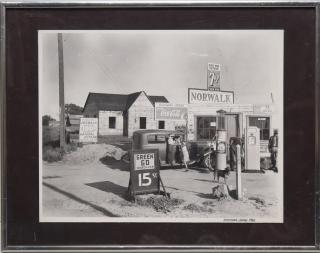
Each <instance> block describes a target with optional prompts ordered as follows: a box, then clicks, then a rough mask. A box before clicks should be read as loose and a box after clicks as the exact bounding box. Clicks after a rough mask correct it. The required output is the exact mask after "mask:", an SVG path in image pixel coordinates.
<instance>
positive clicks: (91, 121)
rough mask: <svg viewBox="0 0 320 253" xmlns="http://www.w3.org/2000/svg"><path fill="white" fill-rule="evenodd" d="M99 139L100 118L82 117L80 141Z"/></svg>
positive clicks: (88, 141) (87, 141) (86, 141)
mask: <svg viewBox="0 0 320 253" xmlns="http://www.w3.org/2000/svg"><path fill="white" fill-rule="evenodd" d="M97 141H98V119H97V118H81V119H80V129H79V142H83V143H90V142H97Z"/></svg>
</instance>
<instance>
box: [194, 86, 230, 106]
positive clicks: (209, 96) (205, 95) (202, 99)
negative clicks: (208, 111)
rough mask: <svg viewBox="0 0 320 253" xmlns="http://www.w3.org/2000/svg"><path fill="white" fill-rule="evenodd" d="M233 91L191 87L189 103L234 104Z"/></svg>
mask: <svg viewBox="0 0 320 253" xmlns="http://www.w3.org/2000/svg"><path fill="white" fill-rule="evenodd" d="M233 101H234V98H233V92H232V91H211V90H200V89H189V104H233Z"/></svg>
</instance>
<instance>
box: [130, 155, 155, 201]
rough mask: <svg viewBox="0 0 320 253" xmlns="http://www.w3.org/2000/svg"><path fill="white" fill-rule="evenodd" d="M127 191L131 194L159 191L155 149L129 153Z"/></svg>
mask: <svg viewBox="0 0 320 253" xmlns="http://www.w3.org/2000/svg"><path fill="white" fill-rule="evenodd" d="M129 191H131V195H133V196H134V195H136V194H146V193H157V194H159V193H160V174H159V154H158V150H157V149H148V150H133V151H132V153H131V166H130V182H129Z"/></svg>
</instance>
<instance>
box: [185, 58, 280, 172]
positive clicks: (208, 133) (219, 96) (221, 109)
mask: <svg viewBox="0 0 320 253" xmlns="http://www.w3.org/2000/svg"><path fill="white" fill-rule="evenodd" d="M214 76H218V77H214ZM235 96H236V94H234V92H233V91H222V90H220V65H219V64H212V63H209V64H208V85H207V89H195V88H189V89H188V105H187V107H188V119H187V139H188V141H190V142H192V141H194V142H197V143H201V142H204V143H205V142H208V141H210V140H212V139H213V138H214V136H216V137H217V141H218V144H217V154H221V153H223V154H225V155H224V156H221V155H218V156H217V166H218V167H220V168H226V167H227V165H226V161H228V160H229V141H230V138H232V137H236V138H239V139H241V140H242V141H243V143H244V147H243V148H244V153H245V161H246V162H245V170H251V171H256V170H260V159H261V158H266V157H270V153H269V151H268V141H269V138H270V136H271V135H272V132H273V129H274V128H277V126H273V125H272V123H273V120H272V119H273V116H274V115H275V114H276V111H275V110H274V104H260V105H254V104H235V103H234V100H235V99H234V97H235Z"/></svg>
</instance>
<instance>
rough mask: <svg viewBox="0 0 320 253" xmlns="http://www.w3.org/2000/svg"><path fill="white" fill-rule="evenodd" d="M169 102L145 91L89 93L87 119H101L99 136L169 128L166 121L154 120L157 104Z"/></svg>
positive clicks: (125, 134)
mask: <svg viewBox="0 0 320 253" xmlns="http://www.w3.org/2000/svg"><path fill="white" fill-rule="evenodd" d="M158 102H159V103H168V100H167V99H166V98H165V97H164V96H149V95H147V94H146V93H145V92H144V91H140V92H135V93H131V94H128V95H126V94H106V93H91V92H90V93H89V95H88V97H87V100H86V103H85V105H84V109H83V115H84V117H92V118H98V134H99V135H123V136H129V137H131V136H132V133H133V132H134V131H135V130H138V129H170V127H172V126H170V125H168V124H166V123H165V121H161V120H160V121H159V120H155V117H154V110H155V109H154V107H155V103H158Z"/></svg>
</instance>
